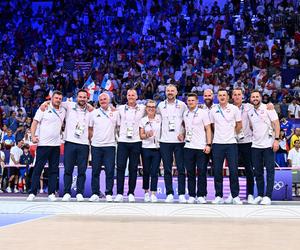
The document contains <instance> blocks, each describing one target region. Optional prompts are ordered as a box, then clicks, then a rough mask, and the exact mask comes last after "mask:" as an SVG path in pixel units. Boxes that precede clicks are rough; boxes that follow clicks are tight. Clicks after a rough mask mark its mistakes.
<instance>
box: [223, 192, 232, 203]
mask: <svg viewBox="0 0 300 250" xmlns="http://www.w3.org/2000/svg"><path fill="white" fill-rule="evenodd" d="M224 202H225V203H226V204H232V203H233V198H232V196H231V194H229V196H228V198H227V199H226V200H225V201H224Z"/></svg>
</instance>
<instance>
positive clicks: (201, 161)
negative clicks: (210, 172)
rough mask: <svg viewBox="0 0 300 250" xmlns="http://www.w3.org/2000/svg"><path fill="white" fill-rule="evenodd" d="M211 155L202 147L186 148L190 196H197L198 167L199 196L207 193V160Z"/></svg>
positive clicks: (185, 161) (185, 156)
mask: <svg viewBox="0 0 300 250" xmlns="http://www.w3.org/2000/svg"><path fill="white" fill-rule="evenodd" d="M208 158H209V155H208V154H205V153H204V152H203V150H201V149H192V148H184V166H185V169H186V171H187V176H188V185H187V186H188V191H189V196H191V197H196V168H197V170H198V179H197V197H200V196H202V197H204V196H206V195H207V176H206V174H207V162H208V160H207V159H208Z"/></svg>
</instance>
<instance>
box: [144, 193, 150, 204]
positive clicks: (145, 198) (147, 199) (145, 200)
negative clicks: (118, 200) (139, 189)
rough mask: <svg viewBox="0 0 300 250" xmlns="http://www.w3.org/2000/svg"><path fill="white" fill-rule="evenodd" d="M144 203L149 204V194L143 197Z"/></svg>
mask: <svg viewBox="0 0 300 250" xmlns="http://www.w3.org/2000/svg"><path fill="white" fill-rule="evenodd" d="M144 202H150V195H149V193H145V195H144Z"/></svg>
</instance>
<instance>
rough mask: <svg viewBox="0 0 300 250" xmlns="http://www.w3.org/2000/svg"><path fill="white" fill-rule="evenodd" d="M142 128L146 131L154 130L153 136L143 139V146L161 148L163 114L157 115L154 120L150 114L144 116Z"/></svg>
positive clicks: (141, 123)
mask: <svg viewBox="0 0 300 250" xmlns="http://www.w3.org/2000/svg"><path fill="white" fill-rule="evenodd" d="M140 128H143V129H144V130H145V132H150V131H153V136H151V137H149V138H147V139H143V140H142V148H159V139H160V133H161V116H160V115H155V117H154V119H153V120H149V117H148V116H145V117H143V118H142V120H141V122H140Z"/></svg>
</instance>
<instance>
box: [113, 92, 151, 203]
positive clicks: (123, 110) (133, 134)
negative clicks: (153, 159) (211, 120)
mask: <svg viewBox="0 0 300 250" xmlns="http://www.w3.org/2000/svg"><path fill="white" fill-rule="evenodd" d="M137 98H138V96H137V92H136V90H134V89H129V90H128V91H127V104H125V105H121V106H120V107H119V108H118V110H119V117H118V126H119V127H120V128H119V139H118V149H117V196H116V197H115V200H114V201H116V202H121V201H123V193H124V180H125V170H126V167H127V160H128V159H129V165H128V168H129V180H128V183H129V189H128V201H129V202H135V197H134V190H135V186H136V180H137V170H138V164H139V161H140V153H141V148H142V141H141V138H140V135H139V124H140V120H141V119H142V118H143V117H144V114H145V105H143V104H137V103H136V100H137Z"/></svg>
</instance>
